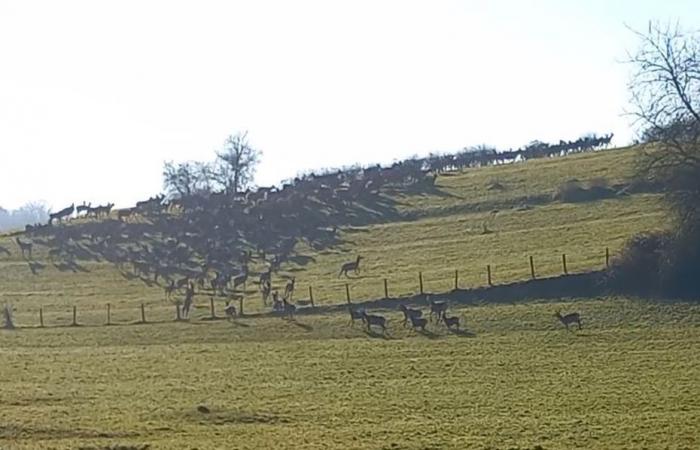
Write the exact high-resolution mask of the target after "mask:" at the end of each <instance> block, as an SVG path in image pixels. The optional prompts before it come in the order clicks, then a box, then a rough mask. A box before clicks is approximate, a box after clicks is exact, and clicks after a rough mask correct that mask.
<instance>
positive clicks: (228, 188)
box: [214, 132, 262, 195]
mask: <svg viewBox="0 0 700 450" xmlns="http://www.w3.org/2000/svg"><path fill="white" fill-rule="evenodd" d="M261 154H262V152H261V151H260V150H257V149H255V148H253V147H251V146H250V144H249V143H248V133H247V132H245V133H237V134H232V135H230V136H229V137H228V138H226V141H225V142H224V148H223V150H222V151H221V152H217V153H216V162H215V168H214V178H215V179H216V181H217V183H219V184H220V185H221V186H222V187H223V189H224V192H226V193H227V194H229V195H231V194H235V193H237V192H240V191H241V190H242V189H243V188H245V187H248V186H249V185H250V184H251V183H252V181H253V178H254V176H255V171H256V169H257V166H258V163H259V162H260V156H261Z"/></svg>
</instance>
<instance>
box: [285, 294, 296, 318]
mask: <svg viewBox="0 0 700 450" xmlns="http://www.w3.org/2000/svg"><path fill="white" fill-rule="evenodd" d="M282 304H283V308H282V312H283V317H288V318H289V319H294V313H295V312H296V311H297V307H296V305H295V304H293V303H289V302H288V301H287V299H286V298H284V297H282Z"/></svg>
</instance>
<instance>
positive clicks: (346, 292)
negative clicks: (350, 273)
mask: <svg viewBox="0 0 700 450" xmlns="http://www.w3.org/2000/svg"><path fill="white" fill-rule="evenodd" d="M345 299H346V300H347V301H348V303H350V285H349V284H347V283H345Z"/></svg>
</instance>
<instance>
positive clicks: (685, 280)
mask: <svg viewBox="0 0 700 450" xmlns="http://www.w3.org/2000/svg"><path fill="white" fill-rule="evenodd" d="M606 281H607V284H608V286H609V287H610V288H612V289H613V290H615V291H616V292H620V293H624V294H632V295H641V296H666V297H674V298H685V299H694V300H698V299H700V233H697V232H690V231H682V232H678V233H670V232H657V233H651V234H642V235H637V236H634V237H633V238H632V239H630V240H629V241H628V242H627V244H626V245H625V247H624V249H623V251H622V254H621V255H620V256H619V257H618V258H615V259H614V260H613V261H612V264H611V266H610V268H609V269H608V271H607V274H606Z"/></svg>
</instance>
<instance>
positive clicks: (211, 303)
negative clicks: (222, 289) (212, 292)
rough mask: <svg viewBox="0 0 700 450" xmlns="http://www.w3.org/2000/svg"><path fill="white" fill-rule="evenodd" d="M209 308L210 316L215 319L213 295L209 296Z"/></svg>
mask: <svg viewBox="0 0 700 450" xmlns="http://www.w3.org/2000/svg"><path fill="white" fill-rule="evenodd" d="M209 310H210V311H211V318H212V319H216V309H215V308H214V297H209Z"/></svg>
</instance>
